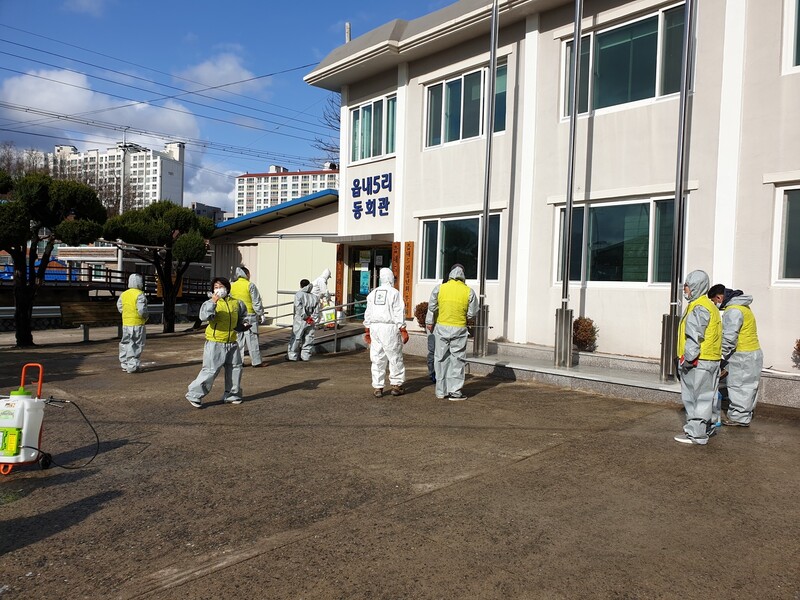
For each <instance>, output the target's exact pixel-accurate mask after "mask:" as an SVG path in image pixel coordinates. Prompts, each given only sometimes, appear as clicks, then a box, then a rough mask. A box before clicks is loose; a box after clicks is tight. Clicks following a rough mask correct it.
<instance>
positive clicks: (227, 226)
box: [211, 190, 339, 239]
mask: <svg viewBox="0 0 800 600" xmlns="http://www.w3.org/2000/svg"><path fill="white" fill-rule="evenodd" d="M338 201H339V192H338V191H336V190H322V191H321V192H316V193H314V194H309V195H308V196H303V197H302V198H297V199H295V200H290V201H289V202H282V203H281V204H278V205H277V206H271V207H270V208H265V209H263V210H259V211H256V212H252V213H248V214H246V215H242V216H241V217H237V218H235V219H229V220H228V221H223V222H222V223H219V224H218V225H217V227H216V229H215V230H214V233H212V234H211V237H212V239H213V238H215V237H220V236H222V235H227V234H229V233H238V232H240V231H244V230H245V229H249V228H251V227H256V226H258V225H263V224H264V223H269V222H270V221H274V220H276V219H284V218H286V217H290V216H292V215H296V214H298V213H302V212H307V211H309V210H314V209H315V208H319V207H321V206H326V205H328V204H333V203H335V202H338Z"/></svg>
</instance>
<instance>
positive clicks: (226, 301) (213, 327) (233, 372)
mask: <svg viewBox="0 0 800 600" xmlns="http://www.w3.org/2000/svg"><path fill="white" fill-rule="evenodd" d="M211 286H212V290H213V295H212V296H211V297H210V298H209V299H208V300H206V301H205V302H203V305H202V306H201V307H200V318H201V319H202V320H204V321H208V327H206V343H205V346H204V347H203V368H202V369H200V373H198V375H197V377H196V378H195V380H194V381H193V382H192V383H190V384H189V390H188V391H187V392H186V399H187V400H188V401H189V404H191V405H192V406H194V407H195V408H203V398H204V397H205V396H207V395H208V393H209V392H210V391H211V386H212V385H213V384H214V379H216V377H217V373H219V370H220V369H222V368H224V369H225V392H224V393H223V395H222V401H223V402H224V403H226V404H241V403H242V353H241V351H240V350H239V343H238V341H237V330H242V331H243V330H245V329H246V328H247V327H248V326H249V325H248V323H247V321H246V317H247V308H246V307H245V305H244V302H242V301H241V300H236V299H235V298H231V297H230V291H231V284H230V282H229V281H228V280H227V279H226V278H225V277H215V278H214V279H213V280H212V282H211Z"/></svg>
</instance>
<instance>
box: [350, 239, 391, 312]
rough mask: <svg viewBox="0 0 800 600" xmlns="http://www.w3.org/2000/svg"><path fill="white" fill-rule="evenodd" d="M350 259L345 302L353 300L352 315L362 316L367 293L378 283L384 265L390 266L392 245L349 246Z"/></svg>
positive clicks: (365, 305)
mask: <svg viewBox="0 0 800 600" xmlns="http://www.w3.org/2000/svg"><path fill="white" fill-rule="evenodd" d="M349 258H350V260H349V262H348V265H349V268H350V293H349V294H348V298H347V302H355V303H356V304H355V305H354V306H353V311H352V314H353V317H354V318H356V319H363V318H364V310H365V309H366V307H367V294H369V292H370V290H371V289H373V288H375V287H378V285H380V278H379V273H380V270H381V269H382V268H384V267H387V268H389V269H391V268H392V247H391V246H377V247H371V248H370V247H367V248H365V247H351V248H350V257H349Z"/></svg>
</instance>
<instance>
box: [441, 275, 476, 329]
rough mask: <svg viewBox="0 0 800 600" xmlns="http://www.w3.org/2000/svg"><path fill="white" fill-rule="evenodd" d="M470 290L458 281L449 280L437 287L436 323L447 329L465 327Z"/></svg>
mask: <svg viewBox="0 0 800 600" xmlns="http://www.w3.org/2000/svg"><path fill="white" fill-rule="evenodd" d="M469 292H470V289H469V287H468V286H467V284H466V283H464V282H463V281H461V280H460V279H451V280H450V281H448V282H447V283H443V284H442V285H440V286H439V296H438V299H439V317H438V318H437V319H436V322H437V323H438V324H439V325H447V326H448V327H466V326H467V308H468V307H469Z"/></svg>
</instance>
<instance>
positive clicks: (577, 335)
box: [572, 317, 598, 352]
mask: <svg viewBox="0 0 800 600" xmlns="http://www.w3.org/2000/svg"><path fill="white" fill-rule="evenodd" d="M597 332H598V329H597V327H595V324H594V321H592V320H591V319H589V318H587V317H578V318H577V319H575V321H573V323H572V343H573V344H574V345H575V346H576V347H577V348H578V350H581V351H583V352H594V351H595V350H596V349H597Z"/></svg>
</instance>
